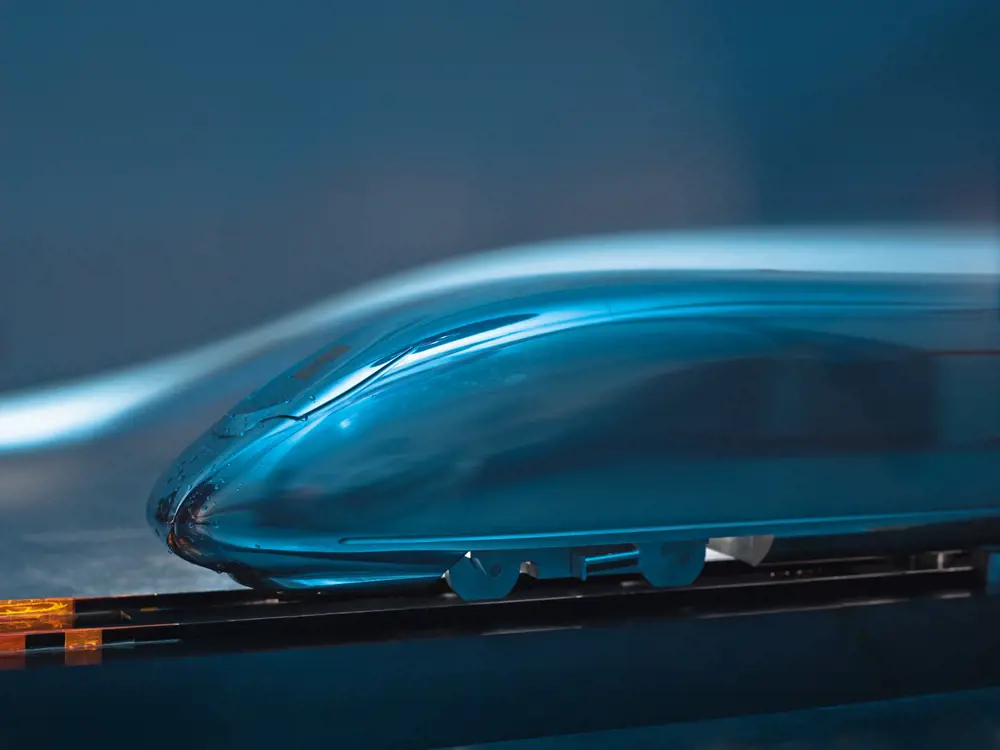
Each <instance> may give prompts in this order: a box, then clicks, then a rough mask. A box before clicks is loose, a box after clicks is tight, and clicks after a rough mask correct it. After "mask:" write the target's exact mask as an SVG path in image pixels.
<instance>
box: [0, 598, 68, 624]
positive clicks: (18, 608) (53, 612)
mask: <svg viewBox="0 0 1000 750" xmlns="http://www.w3.org/2000/svg"><path fill="white" fill-rule="evenodd" d="M72 614H73V600H72V599H0V622H3V621H4V620H8V619H17V620H26V619H35V618H41V617H46V618H48V617H67V616H69V615H72Z"/></svg>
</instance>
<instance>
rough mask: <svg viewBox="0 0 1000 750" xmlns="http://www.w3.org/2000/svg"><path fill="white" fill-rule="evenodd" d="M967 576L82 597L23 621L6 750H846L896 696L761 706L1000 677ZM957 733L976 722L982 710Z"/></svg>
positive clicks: (720, 574)
mask: <svg viewBox="0 0 1000 750" xmlns="http://www.w3.org/2000/svg"><path fill="white" fill-rule="evenodd" d="M971 563H972V560H971V559H970V558H969V557H967V556H964V555H955V556H946V557H943V558H938V557H937V556H934V555H932V556H922V557H920V558H916V559H909V560H901V561H900V560H898V561H891V560H884V559H866V560H854V561H849V560H839V561H830V562H827V563H809V564H805V563H800V564H798V565H793V564H786V565H782V566H770V567H767V566H765V568H764V569H759V570H757V571H755V572H753V573H750V574H746V575H744V574H742V573H740V572H739V570H740V569H739V567H738V566H735V565H726V564H721V567H713V570H714V571H716V573H717V577H716V578H715V580H712V581H706V582H705V583H704V584H702V585H701V586H699V587H697V588H693V589H687V590H683V591H667V592H664V591H653V590H650V589H648V588H645V587H642V586H639V585H635V584H632V585H629V582H626V581H619V582H617V584H616V585H612V584H611V583H609V582H604V583H602V584H601V585H600V586H599V587H596V588H595V587H593V586H590V585H589V584H587V585H584V586H583V587H581V588H579V589H577V590H569V589H564V590H561V591H557V590H555V588H554V587H552V586H541V587H540V588H539V589H538V590H534V589H533V588H531V587H526V588H524V589H523V590H521V591H520V592H518V593H517V595H515V597H514V599H512V600H510V601H504V602H499V603H491V604H481V605H468V604H458V603H457V602H455V600H454V598H453V597H451V596H450V595H441V594H436V593H435V592H434V591H433V590H430V591H428V592H426V595H425V596H424V597H422V599H421V600H420V601H419V602H418V601H413V600H412V599H411V600H410V603H409V605H407V604H406V602H404V601H403V599H401V598H399V597H392V596H389V597H383V598H381V599H379V598H375V597H370V596H367V597H363V598H357V597H350V598H346V597H343V596H341V597H314V598H312V599H297V600H293V601H290V602H284V603H275V602H266V601H260V600H259V599H258V600H256V601H254V600H253V598H252V596H251V592H230V593H226V594H221V595H219V597H220V598H218V599H217V600H216V603H215V605H214V611H213V608H212V607H210V606H208V604H207V600H205V599H202V600H201V602H202V603H201V604H200V605H199V606H197V607H195V608H192V605H193V604H195V603H197V600H196V599H192V598H191V597H187V598H186V599H185V598H184V597H180V598H178V597H163V598H155V597H146V598H145V600H142V599H136V600H134V601H132V602H124V603H123V602H121V601H119V602H118V604H119V605H123V604H124V605H125V606H118V607H114V606H112V605H113V601H112V600H107V599H105V600H92V601H87V600H83V601H78V602H75V603H74V607H75V608H76V614H75V615H74V618H75V623H74V625H75V627H69V628H65V629H63V630H62V631H59V630H55V631H52V632H50V633H49V634H48V635H47V636H45V635H43V634H42V633H38V632H36V633H34V634H32V640H33V641H34V642H33V643H30V644H26V645H27V646H28V648H27V651H22V652H21V653H20V654H15V653H13V652H11V653H8V656H7V666H8V667H9V669H6V670H3V671H0V707H2V708H0V711H2V719H3V720H2V721H0V746H4V747H25V746H28V744H29V743H36V744H37V742H38V741H39V740H44V746H57V745H61V744H63V743H71V742H79V741H81V739H82V738H88V737H108V736H109V733H110V734H113V735H114V736H116V737H119V738H134V739H132V740H131V741H134V742H136V743H141V744H142V746H143V747H145V748H159V747H171V748H173V747H176V746H177V744H178V743H183V744H185V745H187V746H192V747H232V746H240V747H248V748H250V747H274V746H276V745H278V744H290V745H291V746H312V745H314V743H317V742H319V743H324V744H327V745H329V746H336V747H366V748H381V747H413V748H456V747H471V746H479V745H488V744H490V743H511V742H522V741H524V742H530V743H532V744H529V745H528V747H539V748H544V747H545V746H546V744H545V743H547V742H554V743H555V745H554V746H555V747H573V746H577V743H583V742H588V743H590V744H585V745H581V746H585V747H616V746H619V747H620V746H629V747H643V746H650V745H649V743H650V742H652V743H653V746H660V747H663V746H679V747H697V748H709V747H712V748H729V747H732V748H737V747H775V748H777V747H783V748H785V750H787V748H789V747H795V748H799V747H802V748H808V747H813V746H815V747H841V745H836V744H830V743H831V742H832V740H833V739H834V738H836V737H838V736H839V735H838V734H837V732H838V731H839V729H838V728H839V727H840V726H841V725H843V726H844V727H845V730H844V731H845V732H846V734H844V735H843V736H846V737H848V739H850V738H852V737H853V738H854V739H857V738H859V737H860V738H861V739H862V740H864V739H865V738H866V737H867V738H868V739H869V742H868V744H865V743H864V742H862V743H861V744H860V745H847V747H853V746H860V747H865V748H869V747H870V748H878V749H881V748H882V747H897V746H899V745H898V744H896V745H893V744H885V742H883V743H882V744H877V742H876V741H882V740H881V739H879V738H880V737H882V738H884V737H885V731H886V727H887V724H886V721H885V720H882V719H879V718H878V717H879V716H882V715H883V714H884V712H889V713H888V714H884V715H891V713H892V712H893V711H897V710H903V711H905V710H906V708H905V706H904V707H903V708H902V709H899V708H898V707H897V706H894V705H893V704H887V705H886V706H883V707H882V708H879V707H871V706H868V707H866V708H861V709H859V710H861V711H869V712H870V713H869V714H867V715H868V716H874V717H875V718H874V719H872V720H870V721H869V720H865V719H862V720H860V724H859V723H858V721H854V724H851V719H850V716H852V715H854V714H844V716H846V718H845V720H844V722H839V723H838V719H837V717H836V716H833V718H830V717H831V716H832V714H831V713H829V712H828V713H826V714H823V716H825V717H826V718H825V719H823V720H822V721H825V722H826V726H827V727H828V728H829V731H827V732H823V733H818V732H812V728H811V725H810V724H809V722H808V721H805V720H802V719H801V718H797V717H796V715H794V714H793V715H791V716H790V718H789V717H771V718H767V717H764V716H763V715H764V714H778V713H787V712H796V711H811V710H814V709H817V708H820V707H834V706H838V705H845V704H858V703H864V702H871V701H894V700H899V699H913V698H917V697H920V696H933V695H935V694H940V693H945V692H953V691H969V690H979V691H986V690H987V689H989V688H991V687H994V686H1000V646H998V644H997V641H996V638H995V623H996V622H997V618H998V617H1000V597H995V596H988V595H985V594H984V593H983V591H984V590H983V587H982V583H981V577H980V575H979V573H978V571H977V569H976V568H975V567H974V566H973V565H971ZM743 570H745V569H743ZM157 601H159V604H157ZM195 610H197V611H200V612H201V619H202V622H200V623H199V622H197V621H196V620H197V618H194V617H192V616H191V613H192V612H193V611H195ZM240 610H242V615H241V614H239V612H240ZM268 612H270V613H272V614H271V615H269V614H268ZM144 618H145V619H144ZM95 630H96V631H101V632H102V633H103V637H104V638H105V639H106V641H105V643H103V644H101V645H100V646H98V645H95V644H92V645H91V646H90V647H88V646H87V644H85V643H83V640H84V639H82V638H79V634H80V633H81V632H85V631H90V632H94V631H95ZM143 631H145V632H146V633H147V634H148V636H147V637H145V638H146V640H145V643H144V642H143V641H144V636H143V635H142V633H143ZM73 632H76V633H77V634H78V635H77V637H76V640H75V643H74V644H73V646H74V648H72V649H67V648H66V646H67V645H70V644H69V638H68V635H67V634H69V633H73ZM115 633H117V634H118V635H115ZM60 637H62V638H66V639H67V641H66V643H65V644H60V643H59V642H58V641H59V639H60ZM46 638H47V639H48V643H47V644H46V643H44V642H43V641H44V640H45V639H46ZM116 638H117V639H118V642H117V643H113V641H115V639H116ZM227 652H228V653H227ZM71 654H73V655H75V657H74V658H73V659H72V660H71V659H70V658H69V656H70V655H71ZM87 655H90V658H89V659H88V658H86V656H87ZM98 655H99V656H98ZM170 656H175V657H176V658H168V657H170ZM98 662H102V663H101V665H100V666H97V665H96V664H97V663H98ZM46 664H48V665H50V666H49V667H46V666H45V665H46ZM64 664H69V665H71V666H69V667H68V668H64V667H62V666H57V665H64ZM76 665H79V666H76ZM32 667H37V668H32ZM991 695H993V694H991V693H989V692H982V693H980V694H979V695H978V697H976V696H973V698H974V700H972V702H971V703H966V704H961V702H960V701H959V705H958V706H957V708H956V711H957V712H958V713H956V716H958V715H961V714H962V711H964V712H965V714H964V715H965V716H969V715H970V714H975V713H976V711H980V715H982V714H981V712H982V710H988V709H989V707H990V706H993V705H996V698H995V696H994V697H992V698H991ZM54 696H59V698H58V700H59V705H58V709H57V712H58V715H59V721H57V722H55V721H52V719H51V717H52V714H53V708H54V704H53V701H54V700H56V698H54ZM67 696H71V697H70V698H68V699H67ZM935 700H936V699H935ZM947 700H949V701H951V702H952V704H954V703H955V702H956V701H958V700H959V699H958V698H948V699H947ZM990 700H992V701H993V703H990ZM984 706H985V709H984ZM844 710H847V711H851V710H853V709H844ZM871 712H874V713H871ZM880 712H883V713H880ZM822 721H821V724H822ZM929 721H931V717H925V726H926V725H927V722H929ZM873 722H874V723H873ZM667 725H670V726H667ZM817 726H818V725H817ZM935 726H938V727H939V726H940V725H938V724H936V725H935ZM962 726H963V727H964V728H965V730H966V731H967V732H972V733H973V735H972V736H974V737H976V738H981V737H982V736H984V735H983V733H984V732H987V733H988V732H989V727H988V726H987V725H985V724H983V722H982V721H980V722H979V723H975V721H974V720H972V719H969V720H968V721H967V722H963V724H962ZM810 732H812V733H811V734H810ZM879 732H882V734H881V735H879ZM595 733H596V734H595ZM631 733H637V734H631ZM573 735H577V736H573ZM929 736H933V735H931V734H928V735H927V736H926V737H925V739H926V738H927V737H929ZM938 736H942V735H941V732H940V730H939V731H938ZM944 736H947V735H944ZM630 738H634V741H633V739H630ZM872 738H874V739H872ZM890 739H891V738H890ZM887 741H889V740H887ZM622 742H624V743H625V744H624V745H622V744H621V743H622ZM675 742H676V745H675V744H674V743H675ZM727 742H729V743H730V744H728V745H727V744H726V743H727ZM810 742H812V743H813V744H809V743H810ZM816 742H820V743H824V742H825V743H827V744H819V745H817V744H815V743H816ZM595 743H596V744H595ZM616 743H617V744H616ZM642 743H646V744H645V745H643V744H642ZM660 743H665V744H660ZM782 743H785V744H782ZM796 743H798V744H796ZM926 746H928V745H922V746H921V747H926ZM968 746H969V745H965V747H968ZM974 746H975V747H986V746H988V745H982V744H977V745H974ZM950 747H960V745H950Z"/></svg>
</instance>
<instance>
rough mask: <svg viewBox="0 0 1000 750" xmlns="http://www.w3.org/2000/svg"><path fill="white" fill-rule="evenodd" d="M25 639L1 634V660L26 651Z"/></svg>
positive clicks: (19, 636) (21, 635) (20, 635)
mask: <svg viewBox="0 0 1000 750" xmlns="http://www.w3.org/2000/svg"><path fill="white" fill-rule="evenodd" d="M24 644H25V637H24V635H23V634H19V635H2V634H0V659H3V658H4V657H7V656H10V655H11V654H17V653H20V652H22V651H24Z"/></svg>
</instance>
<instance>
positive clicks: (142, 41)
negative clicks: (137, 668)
mask: <svg viewBox="0 0 1000 750" xmlns="http://www.w3.org/2000/svg"><path fill="white" fill-rule="evenodd" d="M997 39H1000V3H998V2H997V0H895V1H892V2H888V1H882V0H800V1H798V2H796V1H795V0H753V1H752V2H736V1H732V2H729V1H727V0H718V1H715V2H712V1H708V0H691V1H687V0H663V1H661V2H649V1H647V0H625V1H619V2H614V1H612V0H605V2H591V1H589V0H572V1H569V0H552V1H551V2H539V1H538V0H508V1H507V2H501V3H487V2H468V1H466V2H459V1H457V0H456V1H454V2H452V1H444V0H430V1H428V2H413V1H412V0H400V1H398V2H391V1H389V0H385V1H379V0H365V1H364V2H354V3H346V2H304V1H303V2H295V3H279V2H251V1H249V0H242V1H240V2H224V1H215V2H198V3H193V2H181V1H178V0H175V1H174V2H170V3H133V2H124V1H121V2H119V1H117V0H105V1H103V2H95V3H82V2H72V1H70V0H66V1H64V2H55V1H50V0H26V1H23V2H15V1H14V0H8V1H7V2H3V1H2V0H0V260H2V266H0V397H2V396H3V394H4V393H7V392H11V391H15V390H18V389H22V388H27V387H37V386H43V385H46V384H51V383H55V382H58V381H72V380H74V379H79V378H84V377H87V376H89V375H94V374H97V373H100V372H103V371H107V370H113V369H115V368H119V367H123V366H126V365H130V364H134V363H139V362H143V361H145V360H148V359H151V358H155V357H158V356H162V355H166V354H170V353H173V352H178V351H182V350H185V349H188V348H190V347H192V346H195V345H197V344H201V343H206V342H209V341H212V340H214V339H217V338H219V337H222V336H225V335H227V334H231V333H234V332H237V331H240V330H243V329H248V328H252V327H254V326H256V325H259V324H261V323H263V322H266V321H268V320H271V319H273V318H275V317H277V316H279V315H281V314H283V313H286V312H289V311H291V310H294V309H296V308H298V307H301V306H303V305H305V304H307V303H309V302H312V301H315V300H319V299H321V298H324V297H327V296H329V295H331V294H333V293H336V292H338V291H342V290H344V289H347V288H349V287H351V286H353V285H356V284H358V283H360V282H363V281H366V280H370V279H373V278H375V277H378V276H380V275H383V274H386V273H389V272H392V271H397V270H401V269H404V268H408V267H412V266H414V265H417V264H421V263H424V262H428V261H431V260H435V259H441V258H444V257H447V256H454V255H457V254H462V253H468V252H473V251H478V250H485V249H490V248H495V247H498V246H504V245H508V244H512V243H521V242H526V241H533V240H540V239H546V238H552V237H561V236H567V235H579V234H587V233H594V232H611V231H620V230H638V229H670V228H680V227H685V228H688V227H718V226H727V225H732V226H746V225H765V226H771V225H780V224H814V223H822V224H830V223H840V222H848V223H856V222H883V221H947V222H965V221H984V220H985V221H995V220H996V212H997V204H998V200H997V190H996V180H997V154H998V152H997V136H998V129H997V125H998V123H1000V107H998V103H1000V44H998V43H997ZM216 406H217V405H215V404H213V405H212V409H216ZM212 409H208V407H205V409H203V410H202V411H198V412H197V413H195V412H192V413H191V415H190V416H189V418H186V421H185V420H176V419H175V420H173V421H169V422H167V421H164V422H161V423H156V424H149V425H145V426H142V428H141V429H139V427H137V431H136V432H135V433H134V434H131V435H126V436H120V435H119V436H116V437H111V438H106V439H102V440H99V441H94V442H93V443H90V444H84V445H78V446H75V447H72V448H65V449H60V450H55V451H53V450H47V451H46V450H40V451H36V452H33V453H29V454H21V455H17V456H0V597H4V596H35V595H38V596H42V595H68V594H75V595H84V594H105V593H123V592H127V591H151V590H176V589H181V588H192V587H194V588H204V587H215V586H222V585H226V584H225V581H224V580H223V579H222V578H220V577H217V576H215V575H214V574H211V573H205V572H203V571H199V570H197V569H195V568H193V567H191V566H188V565H186V564H184V563H181V562H180V561H177V560H175V559H173V558H170V557H169V556H167V555H166V553H165V552H164V551H163V550H161V549H160V548H159V547H158V546H157V544H156V543H155V540H154V539H153V538H152V535H151V533H149V532H148V531H147V530H146V528H145V526H144V521H143V504H144V501H145V496H146V492H147V491H148V488H149V486H150V484H151V483H152V481H153V479H154V478H155V475H156V473H157V472H158V471H159V469H161V468H162V467H163V466H164V464H165V463H166V462H168V461H169V460H170V459H171V458H172V456H173V454H174V453H176V451H177V450H179V449H180V448H181V447H182V446H183V444H184V442H186V440H188V439H189V438H190V437H192V436H193V435H194V434H196V433H197V432H199V431H200V430H201V429H203V428H204V427H205V426H206V425H207V424H208V423H210V422H211V421H213V418H214V417H215V416H216V415H217V409H216V411H212Z"/></svg>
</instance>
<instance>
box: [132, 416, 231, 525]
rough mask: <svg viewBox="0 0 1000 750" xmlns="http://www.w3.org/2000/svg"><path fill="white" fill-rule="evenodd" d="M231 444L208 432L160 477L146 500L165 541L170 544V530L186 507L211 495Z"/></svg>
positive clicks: (151, 521) (151, 519)
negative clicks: (219, 467) (219, 465)
mask: <svg viewBox="0 0 1000 750" xmlns="http://www.w3.org/2000/svg"><path fill="white" fill-rule="evenodd" d="M227 447H228V444H227V441H225V440H223V439H220V438H218V437H216V436H214V435H212V434H207V435H204V436H203V437H202V438H201V439H199V440H198V441H196V442H195V443H194V444H192V445H191V446H189V447H188V448H187V449H186V450H185V451H184V452H183V453H181V455H180V456H178V458H177V460H176V461H174V463H173V464H172V465H171V466H170V467H169V468H168V469H167V470H166V471H165V472H164V473H163V474H162V475H161V476H160V478H159V479H158V480H157V482H156V484H155V485H154V487H153V490H152V492H150V495H149V499H148V500H147V503H146V520H147V522H148V523H149V525H150V526H151V527H152V528H153V531H154V532H155V533H156V535H157V536H158V537H160V539H162V540H163V541H164V542H167V543H168V544H169V539H168V536H169V534H170V530H171V528H172V527H173V525H174V522H175V520H176V518H177V515H178V513H179V512H181V510H182V508H190V507H191V504H192V502H195V503H197V502H198V500H199V499H207V495H206V491H207V490H208V489H209V485H208V483H209V482H210V481H211V479H212V477H213V475H214V474H215V471H216V468H217V466H218V463H219V461H220V459H221V458H223V456H224V455H225V452H226V449H227ZM202 496H205V497H202Z"/></svg>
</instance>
